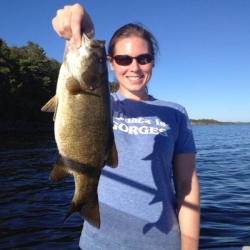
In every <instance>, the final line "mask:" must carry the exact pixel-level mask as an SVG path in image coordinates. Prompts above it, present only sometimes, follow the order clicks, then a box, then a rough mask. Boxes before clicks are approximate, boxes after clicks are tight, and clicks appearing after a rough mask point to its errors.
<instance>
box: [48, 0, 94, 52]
mask: <svg viewBox="0 0 250 250" xmlns="http://www.w3.org/2000/svg"><path fill="white" fill-rule="evenodd" d="M52 26H53V28H54V30H55V32H56V33H57V34H58V35H59V36H60V37H62V38H65V39H67V40H69V39H70V38H71V37H73V41H74V43H75V45H76V46H77V47H80V46H81V34H82V32H84V33H85V34H86V35H87V36H88V37H89V38H93V37H94V33H95V31H94V24H93V22H92V20H91V18H90V16H89V15H88V13H87V12H86V10H85V9H84V8H83V7H82V6H81V5H80V4H74V5H72V6H65V7H64V9H60V10H58V11H57V14H56V16H55V17H54V18H53V19H52Z"/></svg>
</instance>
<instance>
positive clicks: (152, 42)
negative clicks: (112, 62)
mask: <svg viewBox="0 0 250 250" xmlns="http://www.w3.org/2000/svg"><path fill="white" fill-rule="evenodd" d="M132 36H137V37H140V38H142V39H144V40H145V41H147V43H148V46H149V53H150V54H151V55H152V56H153V58H154V60H155V58H156V55H157V53H158V51H159V47H158V42H157V40H156V38H155V37H154V36H153V34H152V33H151V32H149V31H148V30H146V29H145V28H144V27H143V25H142V24H140V23H129V24H126V25H124V26H122V27H121V28H120V29H118V30H117V31H116V32H115V33H114V35H113V36H112V38H111V40H110V42H109V46H108V54H109V55H110V56H114V50H115V45H116V43H117V42H118V41H119V40H120V39H123V38H127V37H132Z"/></svg>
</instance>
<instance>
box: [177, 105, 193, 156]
mask: <svg viewBox="0 0 250 250" xmlns="http://www.w3.org/2000/svg"><path fill="white" fill-rule="evenodd" d="M178 122H179V123H178V125H179V131H178V136H177V139H176V142H175V148H174V154H175V155H176V154H185V153H192V152H193V153H196V146H195V142H194V136H193V131H192V127H191V124H190V120H189V117H188V114H187V111H186V109H183V111H182V112H180V116H179V121H178Z"/></svg>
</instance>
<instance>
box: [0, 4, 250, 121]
mask: <svg viewBox="0 0 250 250" xmlns="http://www.w3.org/2000/svg"><path fill="white" fill-rule="evenodd" d="M73 3H75V1H71V0H51V1H48V0H44V1H41V0H32V1H31V0H19V1H17V0H8V1H3V2H2V3H1V8H0V37H1V38H2V39H4V40H5V41H6V42H7V44H8V45H9V46H12V45H17V46H23V45H26V44H27V41H28V40H30V41H32V42H35V43H38V44H39V45H40V47H42V48H43V49H44V50H45V52H46V54H47V56H48V57H50V58H55V59H57V60H58V61H60V62H61V61H62V55H63V50H64V41H63V39H61V38H60V37H58V36H57V34H56V33H55V32H54V31H53V28H52V25H51V20H52V18H53V17H54V16H55V14H56V11H57V9H60V8H62V7H63V6H64V5H69V4H73ZM79 3H81V4H83V5H84V6H85V8H86V10H87V11H88V13H89V14H90V16H91V17H92V19H93V21H94V24H95V29H96V36H95V37H96V38H97V39H100V40H106V41H107V43H108V42H109V40H110V38H111V36H112V34H113V33H114V31H115V30H116V29H117V28H119V27H120V26H122V25H124V24H126V23H129V22H136V21H139V22H141V23H143V24H144V25H145V26H146V27H147V28H148V29H149V30H150V31H151V32H152V33H153V34H154V35H155V36H156V38H157V40H158V42H159V45H160V56H159V58H158V61H157V63H156V66H155V68H154V72H153V77H152V79H151V81H150V83H149V92H150V94H152V95H153V96H155V97H156V98H158V99H162V100H168V101H173V102H177V103H179V104H181V105H183V106H185V107H186V109H187V111H188V114H189V117H190V118H192V119H202V118H205V119H216V120H219V121H234V122H236V121H242V122H250V14H249V13H250V1H249V0H178V1H175V0H154V1H153V0H126V1H122V0H105V1H102V0H83V1H79ZM110 79H111V80H112V79H113V75H112V74H111V72H110Z"/></svg>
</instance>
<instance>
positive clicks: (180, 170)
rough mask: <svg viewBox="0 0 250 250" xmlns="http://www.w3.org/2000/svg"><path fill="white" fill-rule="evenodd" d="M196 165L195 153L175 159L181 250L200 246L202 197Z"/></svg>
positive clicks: (181, 155) (192, 249)
mask: <svg viewBox="0 0 250 250" xmlns="http://www.w3.org/2000/svg"><path fill="white" fill-rule="evenodd" d="M195 165H196V164H195V153H186V154H179V155H175V156H174V158H173V176H174V185H175V191H176V196H177V209H178V218H179V224H180V230H181V250H196V249H198V245H199V232H200V195H199V182H198V178H197V174H196V168H195Z"/></svg>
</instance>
